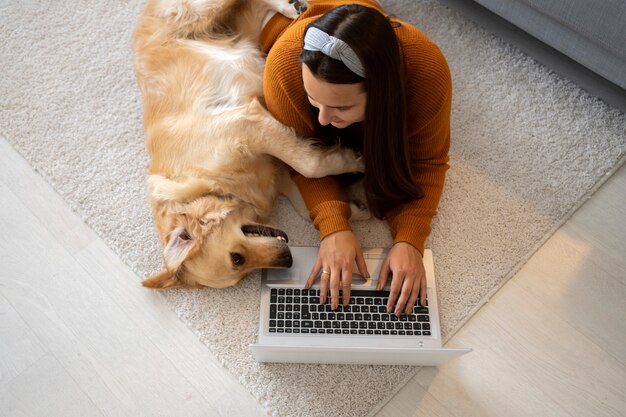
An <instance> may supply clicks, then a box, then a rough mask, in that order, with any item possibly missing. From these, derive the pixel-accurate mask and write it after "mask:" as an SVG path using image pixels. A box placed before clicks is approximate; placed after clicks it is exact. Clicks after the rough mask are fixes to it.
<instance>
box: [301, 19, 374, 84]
mask: <svg viewBox="0 0 626 417" xmlns="http://www.w3.org/2000/svg"><path fill="white" fill-rule="evenodd" d="M304 49H306V50H307V51H319V52H321V53H323V54H324V55H326V56H328V57H330V58H333V59H336V60H339V61H341V62H343V64H344V65H345V66H346V67H348V69H349V70H350V71H352V72H353V73H355V74H356V75H358V76H359V77H361V78H365V69H364V68H363V64H362V63H361V60H360V59H359V57H358V56H357V55H356V53H354V51H353V50H352V48H350V45H348V44H347V43H345V42H344V41H342V40H341V39H338V38H335V37H334V36H330V35H329V34H328V33H326V32H324V31H322V30H320V29H318V28H316V27H310V28H309V29H308V30H307V32H306V35H305V36H304Z"/></svg>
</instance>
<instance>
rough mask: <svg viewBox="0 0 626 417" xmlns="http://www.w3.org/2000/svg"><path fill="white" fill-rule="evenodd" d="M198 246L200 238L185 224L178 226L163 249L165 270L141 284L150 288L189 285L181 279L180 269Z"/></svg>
mask: <svg viewBox="0 0 626 417" xmlns="http://www.w3.org/2000/svg"><path fill="white" fill-rule="evenodd" d="M197 248H198V240H197V238H196V237H194V236H193V235H192V234H191V233H190V232H188V231H187V230H186V229H185V227H184V226H178V227H176V228H175V229H174V230H172V232H170V234H169V235H168V237H167V244H166V245H165V248H164V249H163V260H164V261H165V270H164V271H163V272H160V273H158V274H156V275H155V276H153V277H151V278H148V279H146V280H145V281H143V282H142V283H141V284H142V285H143V286H144V287H148V288H160V289H166V288H177V287H188V286H189V285H188V284H186V283H185V282H184V281H182V280H181V279H180V276H179V273H178V269H179V268H180V266H181V265H182V263H183V262H184V261H185V259H187V258H188V257H189V256H191V255H192V254H193V253H194V252H195V251H196V250H197Z"/></svg>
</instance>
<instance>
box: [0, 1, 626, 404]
mask: <svg viewBox="0 0 626 417" xmlns="http://www.w3.org/2000/svg"><path fill="white" fill-rule="evenodd" d="M383 4H384V5H385V6H386V7H387V8H388V10H389V11H390V12H392V13H394V14H396V15H397V16H399V17H401V18H403V19H404V20H406V21H408V22H411V23H413V24H415V25H417V26H418V27H421V28H422V29H423V30H424V31H425V32H426V33H427V34H429V35H430V37H431V38H433V39H434V40H435V41H436V42H437V43H438V44H439V45H440V46H441V49H442V50H443V52H444V54H445V55H446V56H447V58H448V61H449V64H450V67H451V70H452V77H453V81H454V103H453V114H452V149H451V166H452V168H451V170H450V171H449V175H448V182H447V186H446V189H445V193H444V197H443V200H442V202H441V209H440V214H439V216H438V218H437V219H436V220H435V222H434V231H433V235H432V239H431V241H430V242H429V245H430V247H432V249H433V250H434V254H435V258H436V259H435V267H436V273H437V276H438V284H439V297H440V304H441V321H442V326H443V332H444V337H445V339H446V340H448V339H449V338H450V336H451V335H453V334H454V332H455V331H456V330H457V329H458V328H459V327H460V326H461V325H462V324H463V323H464V322H465V321H466V320H467V319H468V318H469V317H470V316H471V315H472V314H473V313H474V312H475V311H476V310H477V309H478V308H479V307H480V306H481V305H482V304H483V303H484V302H485V301H486V300H487V299H488V297H489V296H490V295H491V294H492V293H493V292H494V291H495V290H497V289H498V288H499V287H500V286H501V285H502V284H503V283H504V282H505V281H506V280H507V279H508V278H509V277H510V276H511V275H512V274H513V273H514V272H515V271H516V270H517V269H518V268H519V266H520V265H521V264H522V263H523V262H524V261H525V260H526V259H527V258H528V257H529V256H530V255H531V254H532V253H533V252H534V251H535V249H536V248H537V247H538V246H539V245H540V244H541V243H542V242H543V241H544V240H545V239H546V237H547V236H549V235H550V234H551V233H552V232H553V231H554V229H555V228H556V227H558V226H559V225H560V224H562V222H563V221H564V220H565V219H566V218H567V217H568V216H569V214H570V213H571V212H572V210H573V209H575V208H576V207H577V206H578V205H579V204H580V203H581V202H583V201H584V200H585V199H586V198H587V197H588V195H589V194H590V192H592V191H593V190H594V189H595V188H596V187H597V186H598V184H599V183H601V182H602V181H603V180H604V179H605V178H606V175H607V174H608V173H610V172H612V170H613V169H614V168H615V167H616V166H617V165H618V164H619V163H620V161H621V159H622V157H623V155H624V153H625V152H626V140H625V131H624V130H625V118H624V115H623V114H621V113H619V112H618V111H616V110H613V109H611V108H610V107H608V106H606V105H605V104H603V102H601V101H599V100H597V99H595V98H594V97H591V96H589V95H588V94H586V93H585V92H583V91H582V90H580V89H579V88H577V87H576V86H575V85H573V84H572V83H570V82H568V81H566V80H564V79H562V78H560V77H559V76H557V75H555V74H553V73H552V72H550V71H549V70H548V69H546V68H544V67H542V66H541V65H538V64H537V63H536V62H535V61H533V60H532V59H530V58H528V57H527V56H525V55H524V54H522V53H521V52H519V51H518V50H516V49H514V48H512V47H510V46H509V45H507V44H506V43H504V42H503V41H501V40H499V39H497V38H496V37H494V36H492V35H490V34H489V33H487V32H485V31H483V30H481V29H480V28H478V27H477V26H475V25H474V24H473V23H471V22H469V21H468V20H467V19H465V18H464V17H462V16H460V15H459V14H457V13H455V12H453V11H450V10H449V9H447V8H445V7H443V6H441V5H440V4H439V3H438V2H437V1H434V0H424V1H417V0H385V1H383ZM141 9H142V4H141V1H139V0H129V1H124V2H121V1H107V2H101V1H96V0H84V1H77V2H52V1H49V2H46V1H34V0H23V1H19V2H18V1H12V2H11V1H8V0H0V35H1V38H2V42H1V43H0V50H1V58H0V59H1V63H0V73H1V74H2V76H1V78H0V111H1V120H0V122H1V123H0V134H1V135H2V136H4V137H6V138H7V139H8V140H9V141H10V142H11V143H12V144H13V145H14V146H15V148H16V149H17V150H18V151H19V152H20V153H22V154H23V155H24V156H25V157H26V159H27V160H28V161H29V162H30V163H31V164H32V166H33V167H34V168H35V169H36V170H37V171H39V172H40V173H41V174H42V175H43V176H44V177H45V178H46V179H47V180H48V181H49V182H50V183H51V184H52V185H53V186H54V187H55V189H56V190H58V192H59V193H60V194H61V195H63V196H64V198H65V199H66V201H67V202H68V203H69V204H70V205H71V207H73V209H74V210H75V211H76V212H77V213H79V214H80V215H81V216H82V217H83V218H84V219H85V221H86V222H87V223H88V224H89V225H90V226H91V227H92V228H93V229H94V230H95V231H96V232H98V233H99V234H100V236H102V238H103V239H104V240H105V241H106V242H107V243H108V244H109V245H110V246H111V247H112V248H113V249H114V250H115V251H116V252H117V253H118V254H119V255H120V257H121V258H122V259H123V260H124V261H125V262H126V263H127V264H128V265H129V266H130V267H131V268H132V269H133V270H134V271H136V273H137V275H138V278H137V285H139V280H140V278H141V277H143V276H147V275H150V274H152V273H155V272H157V271H158V270H160V268H161V260H160V255H159V244H158V242H157V239H156V236H155V234H154V232H153V229H152V221H151V214H150V212H149V209H148V206H147V203H146V199H145V174H146V167H147V164H148V159H147V154H146V152H145V148H144V135H143V131H142V125H141V111H142V109H141V99H140V95H139V92H138V89H137V87H136V84H135V80H134V74H133V68H132V64H131V55H130V47H129V42H130V34H131V31H132V29H133V26H134V24H135V21H136V18H137V16H138V14H139V13H140V11H141ZM277 223H278V225H279V226H281V227H283V228H284V229H285V230H286V231H287V232H288V233H289V235H290V237H291V243H292V244H315V243H317V237H316V232H315V231H314V230H313V229H312V227H311V226H310V224H309V223H308V222H306V221H304V220H302V219H301V218H299V217H298V216H297V215H296V214H295V212H294V211H293V210H292V209H291V207H290V206H289V205H288V204H287V203H286V202H285V201H283V200H281V202H280V204H279V207H278V209H277ZM356 230H357V232H358V234H359V236H360V237H361V239H362V243H363V244H364V245H366V246H374V245H384V244H386V243H388V242H389V237H388V232H387V229H386V227H385V226H384V225H383V224H381V223H379V222H375V221H370V222H366V223H361V224H358V225H357V227H356ZM258 284H259V276H258V274H256V275H253V276H252V277H251V278H250V279H249V280H247V281H246V282H245V283H244V284H243V285H241V286H238V287H237V288H231V289H226V290H210V289H207V290H193V291H183V290H181V291H171V292H168V293H166V294H165V295H164V297H165V298H166V300H167V301H168V302H169V304H170V305H171V307H172V308H173V309H174V310H175V311H176V312H177V313H178V315H179V316H180V318H181V320H183V321H184V322H186V323H187V324H188V325H189V327H190V328H192V329H193V330H194V331H195V332H196V334H197V335H198V337H199V338H200V339H201V340H202V341H203V342H204V343H206V344H207V345H208V346H209V347H210V349H211V350H212V351H213V352H214V353H215V354H216V355H217V357H218V358H219V359H220V360H221V361H222V363H223V364H224V366H225V367H227V368H228V369H229V370H230V371H231V372H232V373H233V374H235V375H236V376H237V377H238V378H239V380H240V381H241V383H242V384H243V385H244V386H245V387H246V388H247V389H248V390H249V391H250V392H252V393H253V394H254V395H255V396H256V397H257V398H258V399H259V401H260V402H261V403H262V404H264V406H265V407H266V409H267V412H268V414H270V415H276V416H299V415H302V416H322V415H340V416H365V415H368V414H370V415H371V414H373V413H375V412H376V410H378V409H379V408H380V407H381V406H382V405H383V404H384V402H385V401H386V400H388V399H389V397H390V396H391V395H392V394H393V393H394V392H395V391H396V390H397V389H398V388H399V387H401V386H402V384H403V383H404V382H405V381H406V380H407V378H409V377H410V376H411V375H413V374H414V372H415V371H416V368H412V367H372V366H311V365H259V364H257V363H255V362H254V361H253V360H252V358H251V355H250V351H249V349H248V344H249V343H251V342H253V341H254V340H255V337H256V329H257V306H258V302H257V295H258ZM460 360H463V359H460ZM329 381H331V382H330V383H329Z"/></svg>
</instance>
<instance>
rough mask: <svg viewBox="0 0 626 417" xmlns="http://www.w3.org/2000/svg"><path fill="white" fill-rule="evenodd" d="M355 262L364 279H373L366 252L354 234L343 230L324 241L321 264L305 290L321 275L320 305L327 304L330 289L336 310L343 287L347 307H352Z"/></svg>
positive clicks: (332, 304)
mask: <svg viewBox="0 0 626 417" xmlns="http://www.w3.org/2000/svg"><path fill="white" fill-rule="evenodd" d="M354 262H356V265H357V268H358V269H359V273H360V274H361V275H362V276H363V277H364V278H369V272H367V266H366V265H365V259H364V258H363V250H362V249H361V245H360V244H359V241H358V240H357V238H356V236H355V234H354V233H353V232H352V231H350V230H343V231H340V232H335V233H332V234H330V235H328V236H326V237H325V238H324V239H322V241H321V242H320V250H319V252H318V254H317V261H316V262H315V265H314V266H313V270H312V271H311V274H310V275H309V279H308V280H307V282H306V285H305V288H311V286H312V285H313V284H314V283H315V280H316V279H317V277H318V276H320V303H322V304H325V303H326V294H328V288H329V287H330V303H331V308H332V309H333V310H334V309H336V308H337V307H339V289H340V288H341V289H342V290H343V298H342V301H343V305H348V303H349V302H350V287H351V285H352V269H353V265H354ZM320 273H321V275H320Z"/></svg>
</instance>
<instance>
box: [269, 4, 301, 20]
mask: <svg viewBox="0 0 626 417" xmlns="http://www.w3.org/2000/svg"><path fill="white" fill-rule="evenodd" d="M275 3H276V11H277V12H279V13H280V14H282V15H283V16H286V17H288V18H290V19H295V18H296V17H298V16H300V15H301V14H302V13H304V12H305V11H306V10H307V9H308V8H309V3H307V2H306V1H305V0H280V1H276V2H275Z"/></svg>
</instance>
